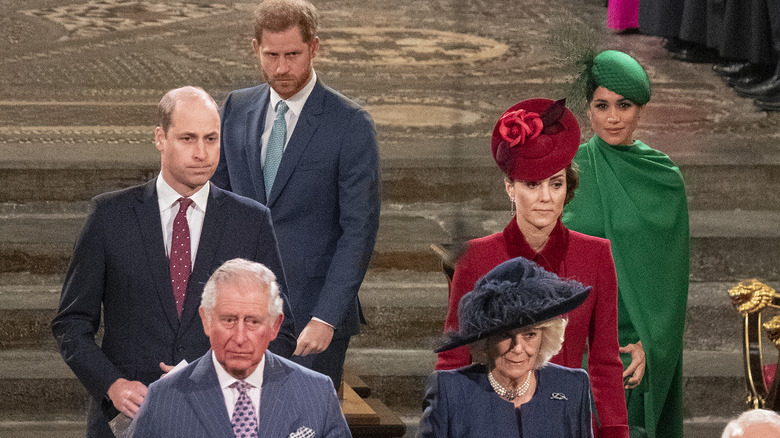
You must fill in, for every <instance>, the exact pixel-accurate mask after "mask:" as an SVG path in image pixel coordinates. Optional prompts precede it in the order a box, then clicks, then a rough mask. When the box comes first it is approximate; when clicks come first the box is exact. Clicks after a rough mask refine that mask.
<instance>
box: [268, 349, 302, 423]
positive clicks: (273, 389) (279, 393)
mask: <svg viewBox="0 0 780 438" xmlns="http://www.w3.org/2000/svg"><path fill="white" fill-rule="evenodd" d="M287 374H288V370H286V369H285V368H284V367H283V366H282V365H281V363H280V361H279V359H278V358H277V357H276V356H275V355H274V354H273V353H271V352H269V351H266V353H265V368H264V369H263V389H262V391H261V393H260V413H259V415H258V417H259V419H260V424H259V427H258V429H259V430H258V436H261V437H266V436H268V437H271V436H273V437H282V436H287V435H288V434H289V433H290V431H289V430H288V429H289V428H290V426H291V425H292V419H293V418H294V416H295V409H294V407H293V406H289V403H288V401H289V399H290V398H291V397H296V396H299V395H300V394H285V391H284V382H285V380H286V379H287Z"/></svg>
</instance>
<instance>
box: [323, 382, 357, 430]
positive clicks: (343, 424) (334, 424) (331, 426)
mask: <svg viewBox="0 0 780 438" xmlns="http://www.w3.org/2000/svg"><path fill="white" fill-rule="evenodd" d="M323 391H327V392H328V399H327V401H326V403H327V404H328V406H327V418H326V419H325V431H324V433H323V434H322V435H323V437H325V438H351V437H352V432H350V430H349V425H348V424H347V420H346V418H344V414H343V413H342V412H341V406H340V405H339V398H338V396H337V395H336V390H335V389H334V388H333V385H332V384H331V381H330V380H327V381H326V382H325V385H324V388H323Z"/></svg>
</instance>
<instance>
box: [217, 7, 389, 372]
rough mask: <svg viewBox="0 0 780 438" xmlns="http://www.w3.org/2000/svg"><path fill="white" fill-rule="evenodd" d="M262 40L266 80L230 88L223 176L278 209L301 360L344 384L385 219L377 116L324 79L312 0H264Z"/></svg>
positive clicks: (259, 52)
mask: <svg viewBox="0 0 780 438" xmlns="http://www.w3.org/2000/svg"><path fill="white" fill-rule="evenodd" d="M252 47H253V49H254V53H255V56H256V57H257V59H258V61H259V63H260V67H261V70H262V72H263V75H264V77H265V79H266V83H265V84H262V85H259V86H256V87H253V88H247V89H242V90H237V91H234V92H232V93H230V95H228V97H227V98H226V100H225V102H224V104H223V106H222V149H221V152H222V153H221V156H220V162H219V166H218V167H217V171H216V173H215V174H214V177H213V178H212V181H213V182H214V184H216V185H218V186H219V187H222V188H224V189H227V190H231V191H233V192H235V193H238V194H240V195H244V196H247V197H250V198H252V199H255V200H257V201H259V202H261V203H262V204H265V205H266V206H267V207H268V208H270V209H271V216H272V218H273V223H274V229H275V230H276V235H277V237H278V238H279V249H280V251H281V254H282V262H283V263H284V267H285V272H286V274H287V285H288V287H289V289H288V290H289V297H290V305H291V306H292V311H293V314H294V316H295V320H296V323H297V324H298V327H300V328H301V329H302V331H301V332H300V334H299V335H298V344H297V348H296V350H295V354H296V356H294V358H293V360H295V361H296V362H298V363H300V364H302V365H304V366H306V367H308V368H311V369H313V370H315V371H320V372H322V373H324V374H326V375H328V376H330V377H331V378H332V379H333V382H334V384H335V385H337V386H338V384H339V382H340V379H341V372H342V367H343V364H344V357H345V354H346V350H347V346H348V345H349V339H350V336H352V335H355V334H357V333H358V332H359V329H360V327H359V325H360V322H362V313H361V309H360V304H359V301H358V295H357V294H358V289H359V288H360V284H361V282H362V281H363V277H364V276H365V273H366V270H367V268H368V262H369V260H370V258H371V253H372V252H373V248H374V241H375V239H376V232H377V228H378V226H379V206H380V196H379V154H378V151H377V145H376V139H375V132H374V127H373V122H372V120H371V117H370V116H369V115H368V114H367V113H366V112H365V111H363V110H362V109H361V108H360V107H359V106H358V105H357V104H356V103H354V102H352V101H351V100H349V99H347V98H346V97H344V96H342V95H341V94H339V93H337V92H336V91H334V90H332V89H330V88H328V87H326V86H325V85H323V84H322V83H321V82H320V81H319V80H318V78H317V74H316V73H315V72H314V70H313V67H312V60H313V58H314V57H315V56H316V55H317V50H318V49H319V39H318V38H317V12H316V10H315V9H314V6H312V5H311V4H310V3H308V2H306V1H305V0H266V1H264V2H263V3H262V4H261V5H260V6H259V7H258V9H257V11H256V12H255V39H254V40H252Z"/></svg>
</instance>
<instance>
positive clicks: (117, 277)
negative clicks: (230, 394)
mask: <svg viewBox="0 0 780 438" xmlns="http://www.w3.org/2000/svg"><path fill="white" fill-rule="evenodd" d="M207 202H208V204H207V207H206V215H205V218H204V221H203V228H202V231H201V237H200V243H199V246H198V253H197V256H196V259H195V264H194V265H193V269H192V273H191V274H190V279H189V283H188V285H187V294H186V298H185V302H184V309H183V311H182V315H181V319H179V317H178V315H177V313H176V304H175V301H174V298H173V291H172V287H171V277H170V270H169V267H168V266H169V264H168V258H167V256H166V255H165V245H164V243H163V236H162V226H161V224H160V210H159V206H158V203H157V189H156V186H155V181H154V180H152V181H150V182H148V183H146V184H143V185H139V186H135V187H131V188H128V189H124V190H120V191H117V192H112V193H106V194H103V195H100V196H98V197H96V198H95V200H94V210H93V211H92V213H91V214H90V215H89V217H88V219H87V222H86V224H85V225H84V228H83V230H82V233H81V236H80V237H79V240H78V242H77V243H76V248H75V250H74V253H73V258H72V261H71V264H70V267H69V268H68V272H67V275H66V277H65V284H64V285H63V289H62V296H61V298H60V307H59V311H58V313H57V316H56V317H55V318H54V320H53V321H52V332H53V334H54V337H55V338H56V340H57V343H58V345H59V347H60V353H61V354H62V357H63V358H64V359H65V362H66V363H67V364H68V366H70V368H71V369H72V370H73V372H74V373H75V374H76V377H78V378H79V380H80V381H81V383H82V384H83V385H84V386H85V387H86V388H87V390H88V391H89V392H90V394H92V396H93V398H94V399H95V401H96V403H94V404H93V407H92V412H90V419H89V430H88V434H89V436H110V435H109V434H110V432H109V430H108V425H107V423H106V419H105V418H103V415H102V413H101V412H100V411H99V410H98V407H99V406H100V404H101V403H102V402H103V400H105V399H106V398H107V397H106V393H107V391H108V388H109V386H111V384H112V383H113V382H114V381H116V380H117V379H119V378H120V377H122V378H125V379H128V380H138V381H140V382H142V383H144V384H146V385H148V384H150V383H151V382H153V381H155V380H157V379H158V378H159V377H160V374H162V371H161V370H160V367H159V365H158V364H159V362H165V363H167V364H176V363H178V362H180V361H181V360H182V359H187V360H188V361H191V360H194V359H196V358H198V357H200V355H202V354H203V353H204V352H205V351H207V350H208V349H209V339H208V337H206V335H205V333H204V332H203V325H202V324H201V321H200V317H199V316H198V306H199V305H200V297H201V293H202V292H203V286H204V285H205V283H206V281H207V280H208V278H209V276H210V275H211V273H212V272H214V270H216V269H217V268H218V267H219V266H220V265H221V264H222V263H224V262H225V261H227V260H230V259H232V258H236V257H242V258H246V259H249V260H253V261H257V262H260V263H263V264H265V265H266V266H268V268H269V269H271V270H272V271H273V272H274V273H275V274H276V276H277V278H278V280H279V283H280V286H281V288H282V290H284V289H285V277H284V271H283V270H282V264H281V260H280V256H279V251H278V249H277V245H276V238H275V236H274V232H273V227H272V225H271V220H270V215H269V212H268V209H266V208H265V207H263V206H262V205H260V204H258V203H257V202H255V201H252V200H251V199H247V198H244V197H241V196H237V195H235V194H233V193H230V192H226V191H224V190H221V189H219V188H218V187H216V186H213V185H212V186H211V190H210V192H209V198H208V201H207ZM287 307H288V306H285V316H286V317H285V325H284V326H283V327H282V330H281V331H280V335H279V336H278V337H277V340H276V341H275V344H273V346H272V347H271V348H272V349H275V351H277V352H280V353H281V354H284V355H288V356H290V355H292V352H293V350H294V349H295V338H294V331H295V328H294V320H293V318H292V315H291V314H290V313H289V309H287ZM101 312H102V316H103V318H102V319H103V325H104V329H105V334H104V335H103V339H102V343H101V344H100V345H98V343H96V341H95V336H96V334H97V332H98V328H99V327H100V324H101Z"/></svg>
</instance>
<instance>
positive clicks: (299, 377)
mask: <svg viewBox="0 0 780 438" xmlns="http://www.w3.org/2000/svg"><path fill="white" fill-rule="evenodd" d="M199 311H200V317H201V319H202V320H203V328H204V329H205V331H206V335H208V337H209V341H210V343H211V351H209V352H207V353H206V354H205V355H203V356H202V357H201V358H199V359H198V360H196V361H195V362H194V363H191V364H189V365H188V366H187V367H185V368H184V369H182V370H180V371H178V372H176V373H174V374H172V375H170V376H167V377H165V378H163V379H161V380H159V381H158V382H155V383H153V384H152V385H151V386H150V387H149V394H148V396H147V398H146V400H145V401H144V404H143V406H142V407H141V411H140V413H139V414H138V417H137V418H136V420H135V423H134V424H133V425H132V426H131V428H134V430H135V433H134V435H133V436H134V437H135V438H150V437H165V438H174V437H213V438H221V437H231V436H236V437H247V438H256V437H258V436H260V437H279V438H284V437H289V438H312V437H322V438H329V437H330V438H344V437H350V436H351V434H350V432H349V428H348V427H347V422H346V420H345V419H344V415H343V414H342V413H341V410H340V408H339V402H338V398H337V396H336V391H335V389H334V388H333V384H332V383H331V381H330V379H328V378H327V377H325V376H323V375H322V374H319V373H315V372H313V371H311V370H308V369H306V368H304V367H302V366H300V365H298V364H295V363H293V362H290V361H288V360H285V359H282V358H280V357H279V356H276V355H274V354H273V353H271V352H266V348H267V347H268V343H269V342H270V341H271V340H272V339H274V337H276V334H277V332H278V331H279V327H280V326H281V325H282V320H283V319H284V315H283V314H282V300H281V299H280V298H279V288H278V286H277V285H276V282H275V281H274V274H273V273H272V272H271V271H270V270H269V269H268V268H266V267H265V266H263V265H261V264H259V263H253V262H250V261H248V260H243V259H235V260H230V261H228V262H226V263H225V264H224V265H222V266H221V267H220V268H219V269H217V270H216V272H214V274H213V275H212V276H211V278H210V279H209V281H208V283H206V287H205V289H204V291H203V300H202V302H201V305H200V310H199Z"/></svg>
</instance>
